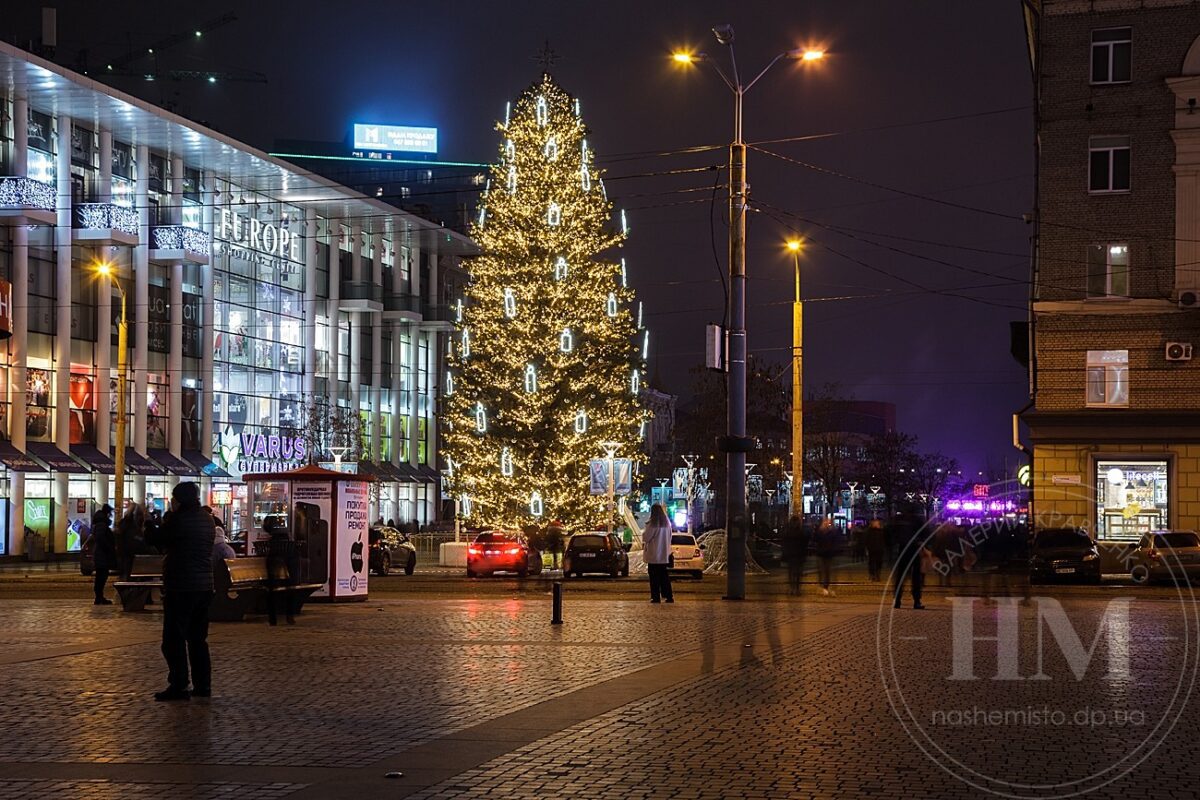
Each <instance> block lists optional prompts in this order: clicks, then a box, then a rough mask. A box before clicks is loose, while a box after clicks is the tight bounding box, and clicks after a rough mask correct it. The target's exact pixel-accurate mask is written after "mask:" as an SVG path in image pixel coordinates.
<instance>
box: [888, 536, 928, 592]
mask: <svg viewBox="0 0 1200 800" xmlns="http://www.w3.org/2000/svg"><path fill="white" fill-rule="evenodd" d="M925 540H926V537H925V535H924V534H922V533H921V531H919V530H918V531H911V530H910V531H909V535H908V539H907V541H904V542H901V546H900V555H899V557H898V558H897V559H896V563H895V565H894V566H893V567H892V579H893V580H894V581H895V584H896V602H895V603H894V604H893V607H895V608H900V607H901V605H902V604H903V603H902V601H903V600H904V582H905V580H908V581H910V582H911V585H912V588H911V593H912V599H913V608H915V609H923V608H925V606H924V605H922V604H921V593H922V590H923V589H924V586H925V573H926V572H927V571H928V570H930V569H931V568H932V563H933V553H932V551H930V549H929V548H928V547H927V546H926V541H925Z"/></svg>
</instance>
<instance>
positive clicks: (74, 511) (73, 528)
mask: <svg viewBox="0 0 1200 800" xmlns="http://www.w3.org/2000/svg"><path fill="white" fill-rule="evenodd" d="M91 505H92V501H91V500H88V499H87V498H84V497H73V498H71V499H70V500H68V501H67V552H68V553H78V552H79V550H80V548H81V547H82V546H83V543H84V542H85V541H87V538H88V537H89V536H91V535H92V509H91Z"/></svg>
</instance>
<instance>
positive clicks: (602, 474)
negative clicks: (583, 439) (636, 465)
mask: <svg viewBox="0 0 1200 800" xmlns="http://www.w3.org/2000/svg"><path fill="white" fill-rule="evenodd" d="M612 471H613V477H614V479H615V480H614V488H613V494H629V493H630V492H631V491H633V461H631V460H630V459H628V458H614V459H613V462H612ZM588 473H589V477H590V483H591V493H592V494H608V459H607V458H593V459H592V460H591V461H590V462H589V463H588Z"/></svg>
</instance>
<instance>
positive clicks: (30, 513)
mask: <svg viewBox="0 0 1200 800" xmlns="http://www.w3.org/2000/svg"><path fill="white" fill-rule="evenodd" d="M25 529H26V531H27V532H28V531H32V532H33V533H40V534H41V535H42V536H45V537H46V543H47V546H49V542H50V498H48V497H38V498H26V499H25Z"/></svg>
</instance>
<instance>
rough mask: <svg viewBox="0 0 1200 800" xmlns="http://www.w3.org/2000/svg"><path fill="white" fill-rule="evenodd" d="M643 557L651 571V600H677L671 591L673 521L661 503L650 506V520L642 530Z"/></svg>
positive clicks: (647, 568)
mask: <svg viewBox="0 0 1200 800" xmlns="http://www.w3.org/2000/svg"><path fill="white" fill-rule="evenodd" d="M642 558H643V559H644V560H645V562H646V570H647V571H648V572H649V573H650V602H651V603H657V602H659V598H661V599H663V600H666V601H667V602H668V603H674V602H675V595H673V594H672V593H671V573H670V572H669V569H670V564H671V521H670V520H669V519H667V512H666V510H665V509H664V508H663V507H662V504H661V503H655V504H654V505H653V506H652V507H651V508H650V521H649V522H647V523H646V528H645V530H643V531H642Z"/></svg>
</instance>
